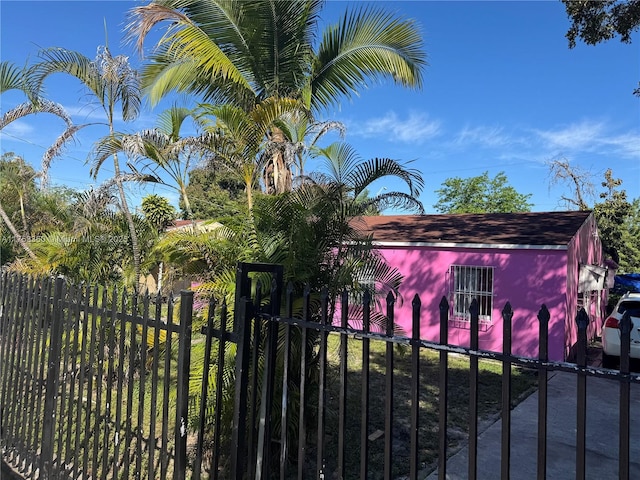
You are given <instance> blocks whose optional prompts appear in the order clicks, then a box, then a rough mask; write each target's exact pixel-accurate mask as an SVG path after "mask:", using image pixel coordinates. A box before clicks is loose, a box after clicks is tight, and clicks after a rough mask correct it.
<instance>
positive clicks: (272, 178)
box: [263, 127, 293, 195]
mask: <svg viewBox="0 0 640 480" xmlns="http://www.w3.org/2000/svg"><path fill="white" fill-rule="evenodd" d="M270 140H271V141H272V142H273V143H275V144H276V145H278V148H276V149H275V150H274V151H273V153H272V154H271V158H270V159H269V160H268V161H267V164H266V165H265V167H264V173H263V179H264V185H265V191H266V193H267V194H268V195H277V194H279V193H285V192H290V191H291V186H292V183H293V174H292V173H291V166H290V165H289V164H288V163H287V159H286V158H285V156H284V142H285V138H284V133H283V132H282V130H280V129H279V128H277V127H273V128H272V130H271V134H270Z"/></svg>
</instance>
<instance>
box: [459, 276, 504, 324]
mask: <svg viewBox="0 0 640 480" xmlns="http://www.w3.org/2000/svg"><path fill="white" fill-rule="evenodd" d="M493 270H494V267H477V266H469V265H451V270H450V272H449V275H450V277H449V278H450V280H451V282H450V283H451V287H450V288H451V295H450V296H451V301H452V310H453V319H454V320H457V321H466V322H469V321H471V315H470V313H469V306H470V305H471V301H472V300H473V299H474V298H475V299H477V300H478V306H479V310H480V312H479V317H480V318H479V320H480V322H484V323H491V312H492V310H493Z"/></svg>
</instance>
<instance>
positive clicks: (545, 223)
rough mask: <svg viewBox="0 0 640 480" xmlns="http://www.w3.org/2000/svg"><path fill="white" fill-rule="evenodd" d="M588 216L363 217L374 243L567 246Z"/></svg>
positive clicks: (361, 226)
mask: <svg viewBox="0 0 640 480" xmlns="http://www.w3.org/2000/svg"><path fill="white" fill-rule="evenodd" d="M590 214H591V212H584V211H573V212H528V213H485V214H455V215H390V216H377V217H362V218H361V219H359V220H362V221H363V222H364V224H363V223H361V222H360V221H358V222H357V224H356V228H363V227H364V230H366V231H367V232H368V233H370V234H372V235H373V240H374V242H385V243H386V242H403V243H405V242H406V243H463V244H488V245H568V244H569V242H570V241H571V239H572V238H573V236H574V235H575V234H576V232H577V231H578V230H579V229H580V227H581V226H582V225H583V224H584V222H585V221H586V220H587V218H588V217H589V215H590Z"/></svg>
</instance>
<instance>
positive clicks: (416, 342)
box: [409, 293, 422, 480]
mask: <svg viewBox="0 0 640 480" xmlns="http://www.w3.org/2000/svg"><path fill="white" fill-rule="evenodd" d="M421 306H422V302H421V301H420V297H419V296H418V294H417V293H416V294H415V296H414V297H413V302H411V307H412V309H411V310H412V312H411V313H412V318H411V435H410V436H411V465H410V466H409V478H411V480H417V479H418V469H419V466H420V465H419V459H420V457H419V449H418V440H419V435H418V433H419V428H420V425H419V421H420V307H421Z"/></svg>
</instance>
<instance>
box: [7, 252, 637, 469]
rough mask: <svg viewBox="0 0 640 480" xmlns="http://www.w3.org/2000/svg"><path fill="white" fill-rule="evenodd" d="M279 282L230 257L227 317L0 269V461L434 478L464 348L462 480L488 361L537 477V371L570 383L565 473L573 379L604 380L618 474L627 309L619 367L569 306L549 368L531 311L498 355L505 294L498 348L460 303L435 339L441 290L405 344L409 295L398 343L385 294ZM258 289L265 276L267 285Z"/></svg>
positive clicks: (542, 446)
mask: <svg viewBox="0 0 640 480" xmlns="http://www.w3.org/2000/svg"><path fill="white" fill-rule="evenodd" d="M282 278H283V272H282V268H281V267H279V266H272V265H255V264H239V266H238V275H237V278H236V298H235V301H234V305H233V307H232V308H230V309H229V310H230V311H229V312H228V311H227V305H226V304H224V303H223V304H222V305H216V303H215V301H214V300H211V301H210V302H209V303H208V306H207V308H204V309H203V310H202V313H200V314H197V313H196V314H194V311H193V305H194V303H193V293H192V292H182V294H181V296H180V299H179V300H178V299H177V298H176V299H174V298H172V297H170V298H169V299H168V300H167V301H166V302H165V301H162V299H159V298H157V299H151V298H149V297H148V296H144V297H142V298H135V297H132V296H128V295H127V294H126V292H122V293H120V294H118V293H117V292H115V291H110V290H108V289H103V288H98V287H87V286H72V285H66V284H65V283H64V282H63V281H62V280H61V279H55V280H51V279H30V278H26V277H20V276H6V275H5V276H3V277H2V304H1V305H0V308H1V309H2V310H1V311H0V362H1V363H0V379H1V384H0V387H1V388H2V390H1V391H0V395H1V400H2V413H1V417H0V418H1V420H2V442H1V443H2V450H3V458H4V459H5V460H6V461H7V462H8V463H10V464H11V465H13V466H14V467H15V468H17V469H18V470H19V471H21V472H22V473H23V474H25V475H27V476H31V477H33V478H74V479H76V478H92V479H93V478H143V477H146V478H150V479H155V478H161V479H164V478H171V477H173V478H194V479H199V478H212V479H217V478H221V479H222V478H224V479H226V478H233V479H238V480H239V479H243V478H256V479H258V478H260V479H262V478H264V479H268V478H280V479H289V478H298V479H308V478H323V479H324V478H327V479H328V478H362V479H368V478H384V479H392V478H397V477H400V476H402V475H406V476H408V478H410V479H417V478H422V476H423V475H424V474H425V471H426V470H428V468H429V467H430V466H431V467H433V468H435V467H437V469H438V476H439V478H441V479H444V478H446V477H447V457H448V455H449V454H450V453H451V441H452V437H453V435H452V433H453V432H452V428H451V423H452V422H451V420H452V419H451V418H449V417H448V412H450V411H451V403H452V402H453V401H457V402H458V403H459V400H460V398H459V397H460V396H461V394H460V392H458V391H455V392H454V391H452V386H451V385H452V378H451V376H452V375H453V374H454V369H453V368H452V362H453V361H456V360H455V359H456V358H463V359H465V361H466V362H467V363H466V364H465V365H466V366H465V372H464V381H465V382H466V390H465V392H464V401H465V402H466V406H463V407H462V409H463V410H465V411H466V415H465V419H464V422H465V425H466V430H467V435H466V437H465V438H466V439H468V446H469V460H468V478H476V476H477V473H478V472H477V464H478V458H477V452H478V432H479V429H478V424H479V420H480V418H481V415H482V411H481V410H482V402H481V401H480V394H481V390H482V388H481V387H482V385H481V380H482V376H483V375H484V373H483V370H482V364H483V363H485V362H490V363H493V364H494V365H496V364H497V365H498V366H499V371H500V374H499V376H500V380H499V385H500V387H499V394H497V395H496V396H497V397H500V398H499V399H498V398H495V399H492V401H494V400H495V401H499V402H500V403H501V405H503V406H510V405H511V404H512V403H513V402H512V401H513V398H512V396H513V390H514V388H513V383H512V382H513V372H514V370H513V368H512V367H519V368H522V369H526V370H528V371H533V372H535V373H536V375H537V379H536V380H534V381H535V383H536V384H537V387H538V392H539V396H538V402H539V403H538V458H537V468H538V478H545V477H546V451H547V445H546V441H547V407H548V401H547V375H548V372H549V371H553V370H560V371H567V372H573V373H574V374H575V375H576V377H577V385H578V405H577V412H576V415H577V424H576V425H577V432H576V465H575V471H576V478H579V479H584V478H585V475H586V472H585V452H586V445H585V443H586V442H585V438H586V432H585V428H586V381H587V377H588V376H595V377H606V378H615V379H617V380H619V384H620V448H619V477H620V478H623V479H628V478H629V428H628V425H629V418H630V417H629V413H630V412H629V410H630V400H629V398H630V397H629V396H630V393H629V392H630V385H631V383H640V376H638V375H636V374H632V373H630V372H629V353H628V352H629V350H628V348H629V342H630V339H629V328H628V327H629V326H630V319H629V318H628V316H627V317H626V319H625V320H624V321H623V322H622V323H623V325H624V326H623V327H621V335H622V339H623V345H626V348H623V352H622V358H621V368H620V372H613V371H611V370H604V369H599V368H593V367H590V366H588V365H587V360H586V355H585V354H586V351H587V338H586V328H587V323H588V316H587V315H586V313H585V312H584V311H581V312H580V314H579V315H578V318H577V324H578V348H577V352H578V358H577V363H576V364H572V363H561V362H549V361H548V357H547V338H548V332H547V326H548V322H549V312H548V310H547V309H546V307H544V306H542V307H541V309H540V312H539V314H538V318H537V320H538V321H539V326H540V337H539V338H540V354H539V358H537V359H532V358H523V357H518V356H513V355H511V319H512V317H513V310H512V309H511V306H510V305H509V304H507V305H506V306H505V308H504V309H503V312H502V314H503V319H504V322H503V323H504V342H503V344H504V352H502V353H496V352H488V351H481V350H479V349H478V327H479V319H478V317H479V315H478V309H477V304H476V303H473V304H472V307H471V312H470V313H471V344H470V347H469V348H465V347H457V346H452V345H449V344H448V325H449V322H448V312H449V305H448V303H447V301H446V299H445V298H443V300H442V302H441V304H440V309H439V312H438V315H437V316H438V317H439V321H440V340H439V342H427V341H424V340H421V339H420V319H421V317H423V316H424V315H425V314H427V312H423V311H422V308H421V303H420V299H419V297H418V296H416V297H414V299H413V302H412V305H413V330H412V332H413V334H412V336H411V337H410V338H409V337H403V336H401V335H398V332H396V331H395V330H394V303H395V299H394V297H393V296H392V295H389V296H388V297H387V298H386V303H385V305H384V306H383V308H384V311H383V312H382V313H384V321H383V322H380V319H381V318H382V317H381V316H380V315H379V313H380V312H379V309H377V308H375V307H374V305H373V304H372V299H371V297H370V296H369V294H368V293H365V294H364V297H363V299H362V302H358V304H357V305H352V306H350V305H349V300H350V297H349V295H348V294H347V293H346V292H344V293H343V294H342V297H341V299H340V301H341V305H342V308H341V309H340V318H339V319H338V318H333V317H332V315H331V312H332V306H333V305H334V303H333V302H334V300H335V299H332V298H331V297H330V295H329V294H328V292H327V291H326V290H324V291H321V292H313V291H311V290H309V289H306V290H305V291H304V292H296V291H294V289H293V287H291V286H289V287H288V288H287V289H286V290H285V289H284V285H283V281H282ZM258 279H259V282H257V280H258ZM260 285H268V286H270V290H269V291H268V292H266V293H267V295H264V294H263V292H262V288H261V286H260ZM281 303H282V305H281ZM428 315H429V316H430V317H431V318H433V317H434V312H428ZM228 317H229V318H228ZM176 318H177V320H175V321H174V319H176ZM354 324H357V325H358V326H359V327H360V328H352V326H353V325H354ZM381 326H382V327H384V329H383V330H380V327H381ZM192 330H194V332H193V333H192ZM425 352H431V357H429V358H425ZM452 355H454V357H452ZM427 376H432V377H433V378H431V379H430V381H429V382H427V381H426V377H427ZM425 396H432V397H437V402H434V403H435V404H436V407H435V415H436V418H437V420H436V424H435V426H433V427H430V428H431V433H430V434H429V435H428V439H429V441H430V442H431V444H430V445H425V443H426V442H425V437H424V436H423V435H422V433H421V432H422V431H423V430H424V427H423V423H424V421H425V416H426V415H427V414H431V415H433V412H427V411H426V408H425V405H424V398H425ZM500 415H501V420H502V422H501V425H502V442H501V445H502V447H501V453H500V462H501V467H502V476H503V478H509V470H510V444H511V442H512V439H511V433H510V423H511V410H510V408H502V409H501V413H500ZM458 421H459V419H458ZM399 452H402V454H400V453H399ZM429 464H431V465H429Z"/></svg>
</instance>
